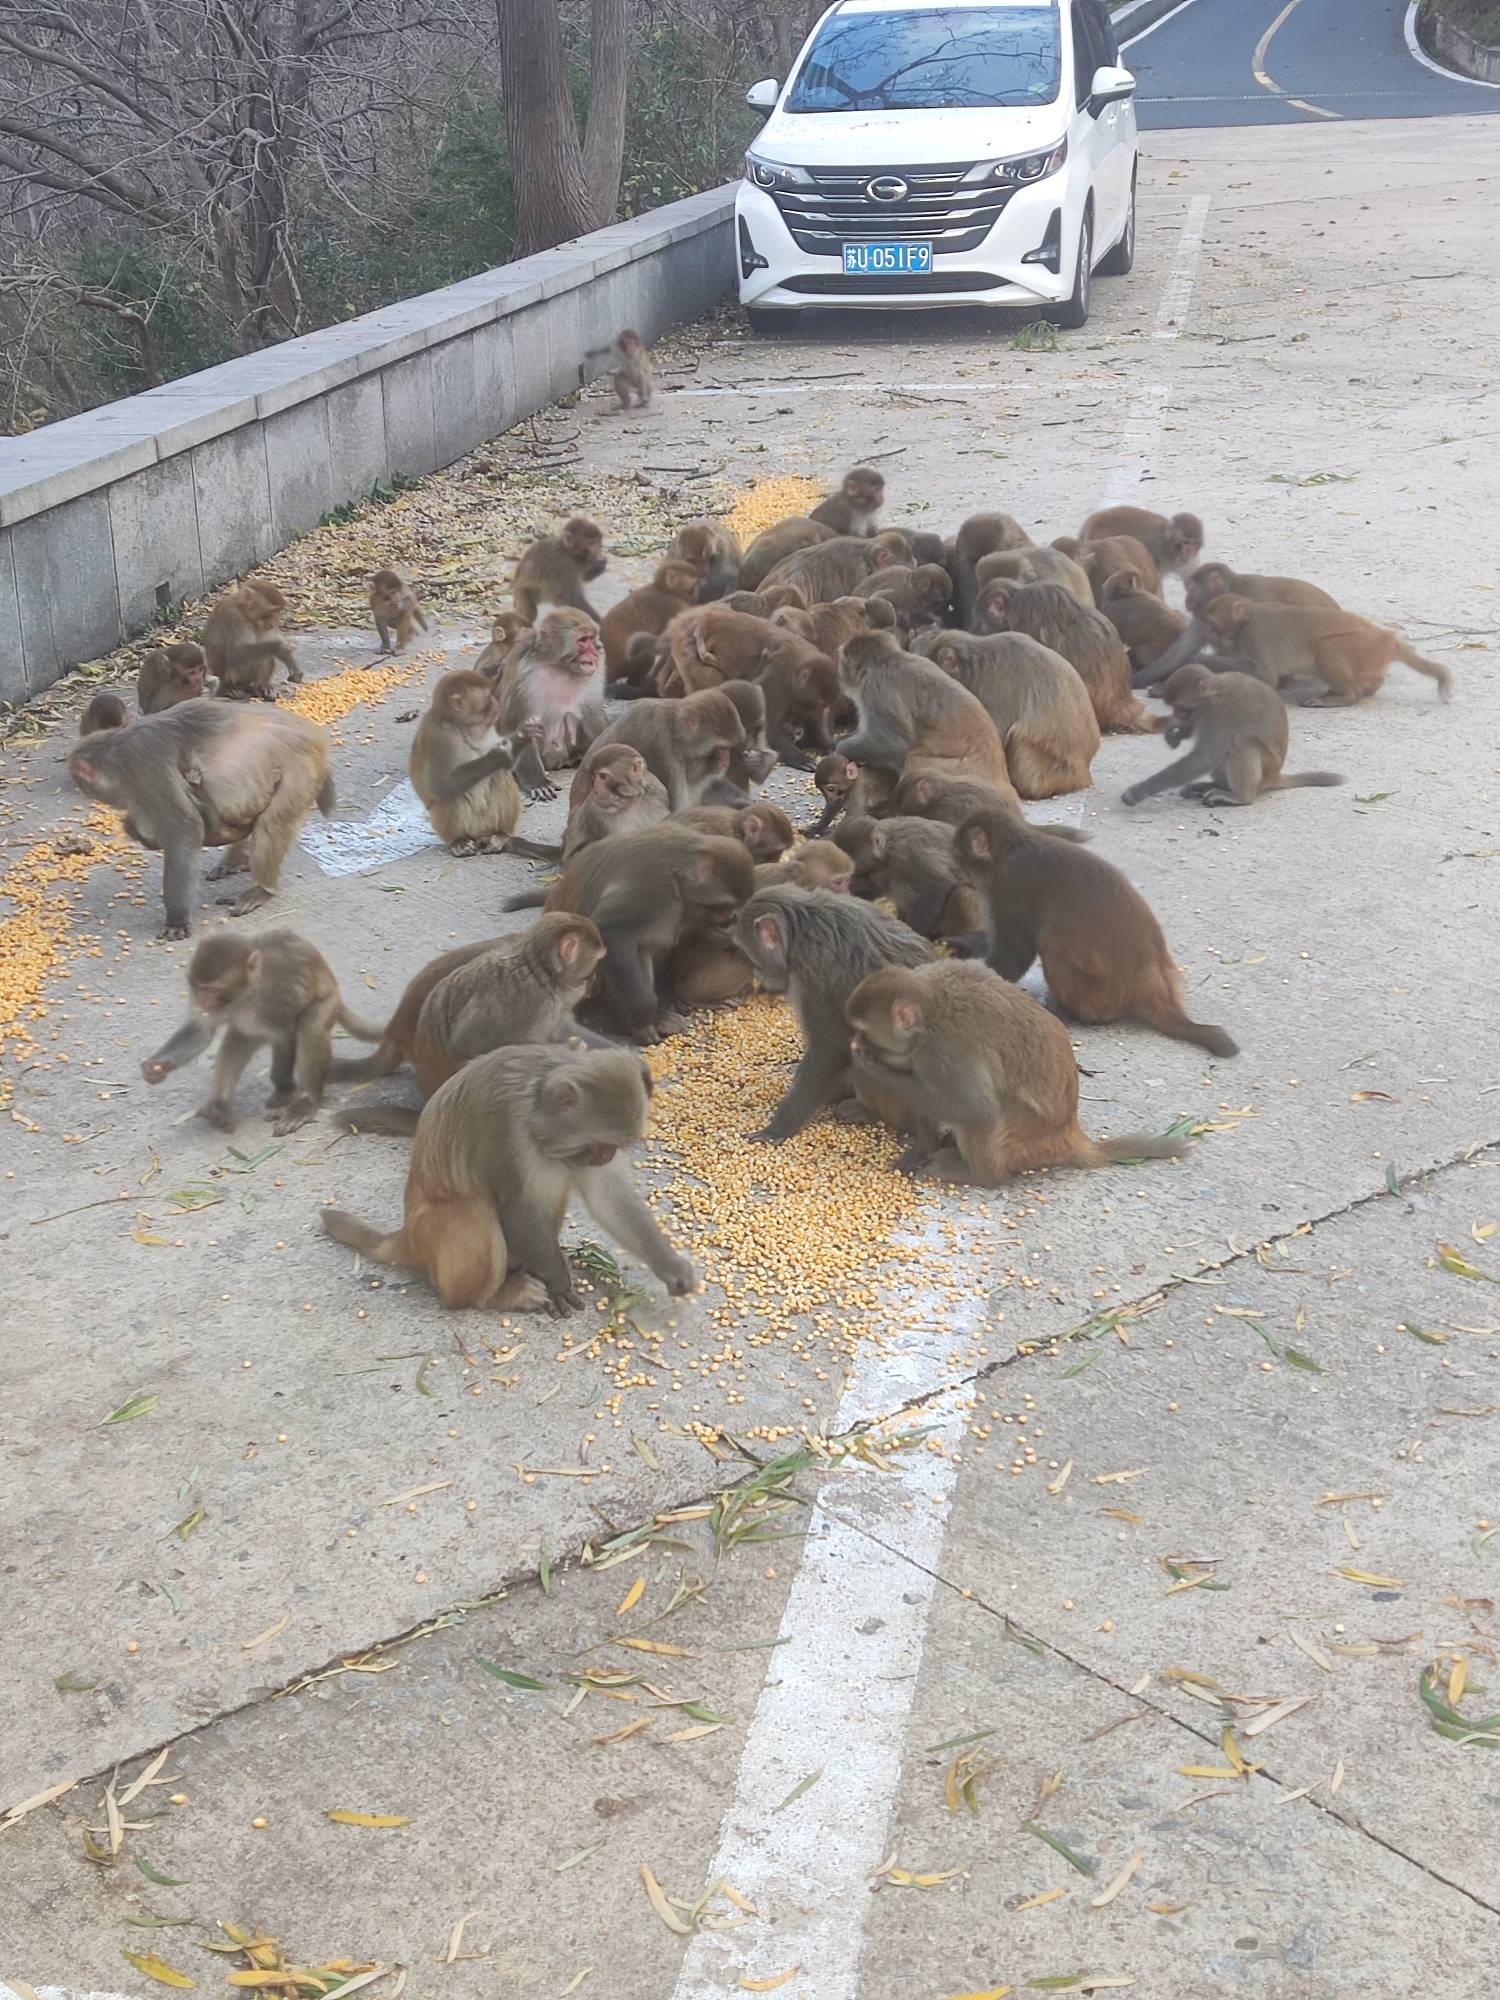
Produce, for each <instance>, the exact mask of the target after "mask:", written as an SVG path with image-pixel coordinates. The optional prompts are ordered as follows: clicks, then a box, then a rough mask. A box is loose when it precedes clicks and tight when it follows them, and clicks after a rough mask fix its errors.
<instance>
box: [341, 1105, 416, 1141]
mask: <svg viewBox="0 0 1500 2000" xmlns="http://www.w3.org/2000/svg"><path fill="white" fill-rule="evenodd" d="M421 1115H422V1114H421V1112H420V1111H417V1110H414V1109H413V1108H412V1107H411V1106H410V1105H406V1104H372V1105H370V1106H369V1107H368V1108H367V1109H366V1110H363V1111H361V1110H359V1109H358V1108H357V1107H355V1106H350V1107H349V1108H348V1109H347V1110H344V1111H340V1112H338V1113H337V1114H336V1116H335V1117H334V1121H333V1122H334V1124H335V1125H337V1126H339V1127H340V1129H341V1130H343V1131H345V1132H365V1133H373V1134H378V1136H379V1137H381V1138H382V1139H410V1138H411V1137H412V1135H413V1134H414V1133H415V1131H416V1129H417V1120H418V1119H419V1118H420V1117H421Z"/></svg>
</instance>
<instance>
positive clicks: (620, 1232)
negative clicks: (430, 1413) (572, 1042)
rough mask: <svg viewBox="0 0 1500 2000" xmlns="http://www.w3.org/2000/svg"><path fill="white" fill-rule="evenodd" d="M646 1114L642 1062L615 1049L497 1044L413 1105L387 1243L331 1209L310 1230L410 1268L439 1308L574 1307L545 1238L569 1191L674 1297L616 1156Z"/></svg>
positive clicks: (551, 1235)
mask: <svg viewBox="0 0 1500 2000" xmlns="http://www.w3.org/2000/svg"><path fill="white" fill-rule="evenodd" d="M647 1106H648V1086H647V1083H646V1081H645V1080H644V1078H643V1076H642V1073H641V1064H640V1062H639V1060H638V1059H637V1058H636V1057H635V1056H633V1055H630V1054H629V1053H627V1052H626V1051H625V1050H623V1049H621V1050H603V1049H594V1050H588V1051H586V1052H584V1053H582V1054H579V1053H575V1052H573V1051H571V1050H568V1049H558V1048H544V1047H541V1046H539V1045H536V1044H528V1045H526V1046H523V1047H520V1048H511V1049H497V1050H495V1052H494V1053H493V1054H491V1055H484V1056H479V1057H477V1058H476V1059H475V1061H473V1062H471V1063H469V1064H468V1065H467V1066H466V1067H465V1068H464V1069H462V1070H460V1071H459V1073H458V1075H457V1076H454V1077H451V1078H450V1079H449V1080H448V1082H447V1083H445V1084H444V1085H443V1087H442V1088H441V1090H439V1091H438V1092H437V1094H436V1096H435V1097H433V1098H432V1099H431V1101H430V1102H429V1103H428V1104H427V1106H426V1107H425V1108H424V1110H423V1112H422V1116H421V1119H420V1121H419V1123H418V1126H417V1134H416V1139H415V1141H414V1142H413V1145H412V1151H411V1163H410V1165H409V1167H408V1169H407V1175H406V1201H405V1220H404V1222H403V1224H402V1226H401V1228H400V1229H397V1230H393V1231H392V1232H391V1233H390V1234H389V1235H386V1234H383V1233H382V1232H381V1231H380V1230H378V1229H374V1228H372V1227H371V1226H370V1225H369V1224H368V1223H366V1222H361V1221H359V1220H358V1218H357V1217H355V1216H352V1215H347V1214H345V1213H344V1211H343V1210H342V1209H336V1208H325V1209H324V1210H323V1214H322V1222H323V1227H324V1229H325V1230H326V1231H327V1233H328V1234H329V1235H330V1236H331V1237H333V1238H334V1240H335V1241H336V1242H339V1243H345V1244H347V1245H348V1246H349V1247H350V1248H351V1249H353V1250H358V1251H360V1252H362V1253H363V1254H364V1255H365V1256H367V1257H370V1258H373V1259H374V1261H375V1262H376V1263H377V1264H387V1265H392V1266H394V1267H396V1268H397V1269H404V1270H417V1271H421V1272H423V1273H424V1274H425V1276H426V1277H427V1278H428V1280H429V1281H430V1283H431V1284H432V1286H433V1289H434V1290H435V1291H436V1292H437V1294H438V1297H439V1298H440V1299H441V1300H442V1302H443V1304H444V1305H445V1306H488V1307H493V1308H496V1309H498V1310H501V1311H511V1312H530V1311H536V1310H538V1309H543V1308H545V1310H547V1311H548V1312H551V1313H554V1314H563V1313H572V1312H577V1311H579V1310H580V1309H581V1307H582V1305H583V1299H582V1296H581V1295H580V1293H579V1291H578V1288H577V1286H576V1284H575V1283H574V1281H573V1274H572V1272H571V1270H570V1269H569V1267H568V1262H567V1259H566V1258H565V1257H564V1255H563V1252H562V1246H561V1244H560V1243H559V1241H558V1231H559V1229H560V1228H561V1226H562V1220H563V1217H564V1215H565V1214H566V1212H567V1206H568V1202H569V1200H570V1198H571V1197H572V1196H573V1195H575V1194H576V1195H577V1196H578V1198H579V1199H580V1200H581V1201H582V1203H583V1205H584V1207H585V1208H586V1209H587V1210H588V1212H589V1213H590V1215H592V1216H593V1218H594V1220H595V1221H596V1222H597V1223H598V1224H599V1226H600V1227H601V1228H602V1229H603V1230H604V1231H605V1232H606V1234H608V1235H610V1236H612V1237H613V1238H614V1239H615V1241H616V1242H618V1243H622V1244H623V1245H624V1246H625V1248H626V1249H627V1250H629V1251H630V1252H631V1253H632V1255H634V1256H636V1257H639V1258H640V1259H641V1261H642V1262H643V1263H644V1264H646V1265H647V1266H648V1267H649V1268H650V1269H651V1270H652V1271H653V1272H654V1273H655V1275H656V1276H657V1277H658V1278H659V1279H660V1280H661V1281H662V1283H663V1284H664V1285H665V1286H666V1287H667V1289H668V1291H670V1292H672V1293H673V1294H675V1295H677V1296H679V1297H680V1296H682V1295H684V1294H685V1293H687V1292H690V1291H692V1290H693V1289H694V1287H695V1286H696V1284H697V1276H696V1274H695V1272H694V1270H693V1267H692V1264H691V1263H690V1262H689V1261H688V1259H687V1258H686V1257H683V1256H680V1255H679V1254H678V1253H677V1252H676V1251H675V1250H674V1249H673V1248H672V1247H671V1245H670V1244H669V1243H668V1242H667V1240H666V1238H665V1237H664V1236H663V1235H662V1233H661V1231H660V1230H659V1229H658V1228H657V1226H656V1223H655V1220H654V1219H653V1217H652V1215H651V1211H650V1210H649V1209H648V1208H647V1207H646V1204H645V1203H644V1202H643V1201H642V1200H641V1198H640V1196H639V1195H638V1194H637V1193H636V1191H635V1189H634V1187H633V1186H632V1185H631V1182H630V1178H629V1168H628V1166H627V1164H626V1163H625V1162H624V1161H623V1160H621V1161H618V1162H616V1161H615V1155H616V1153H617V1152H622V1151H624V1150H626V1149H628V1148H629V1147H631V1146H633V1145H634V1144H635V1143H636V1142H637V1140H639V1139H640V1137H641V1135H642V1133H643V1132H644V1131H645V1129H646V1112H647Z"/></svg>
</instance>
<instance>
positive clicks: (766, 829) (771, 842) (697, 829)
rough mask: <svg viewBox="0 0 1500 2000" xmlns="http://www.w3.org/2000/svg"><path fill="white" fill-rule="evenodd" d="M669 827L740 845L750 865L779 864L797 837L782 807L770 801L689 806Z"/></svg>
mask: <svg viewBox="0 0 1500 2000" xmlns="http://www.w3.org/2000/svg"><path fill="white" fill-rule="evenodd" d="M670 824H671V825H672V826H686V827H690V828H691V829H692V830H693V832H694V833H716V834H718V835H719V837H720V838H721V839H723V840H739V841H743V842H744V844H745V846H746V847H747V848H748V849H749V850H750V859H751V860H752V861H779V860H780V859H781V857H782V855H783V854H785V853H786V851H787V849H788V848H789V847H790V846H791V844H792V842H793V841H794V840H795V839H796V837H797V836H796V834H795V833H794V832H793V830H792V822H791V821H790V820H789V819H788V818H787V816H786V814H785V813H784V812H783V811H782V810H781V807H780V806H773V805H772V804H771V802H770V800H769V799H761V800H759V801H757V803H756V804H754V805H749V806H688V807H687V808H686V810H685V811H683V812H680V813H673V815H672V818H671V821H670Z"/></svg>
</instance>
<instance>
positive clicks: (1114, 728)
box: [1099, 696, 1172, 736]
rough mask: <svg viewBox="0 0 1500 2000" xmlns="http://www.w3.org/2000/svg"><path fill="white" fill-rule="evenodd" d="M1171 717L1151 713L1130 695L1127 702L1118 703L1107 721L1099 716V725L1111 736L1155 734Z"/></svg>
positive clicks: (1164, 726)
mask: <svg viewBox="0 0 1500 2000" xmlns="http://www.w3.org/2000/svg"><path fill="white" fill-rule="evenodd" d="M1171 719H1172V718H1171V717H1170V716H1169V715H1153V714H1152V713H1151V711H1150V709H1149V708H1143V707H1142V706H1141V704H1140V702H1138V701H1137V700H1136V699H1135V698H1134V696H1132V697H1131V698H1130V700H1129V702H1128V704H1127V703H1125V702H1121V703H1120V705H1119V706H1118V707H1117V708H1116V710H1115V712H1114V714H1113V715H1112V716H1111V717H1110V719H1109V721H1108V722H1106V721H1105V720H1104V718H1103V717H1102V716H1101V717H1100V719H1099V727H1100V728H1101V729H1104V730H1107V731H1108V732H1109V733H1110V735H1112V736H1156V735H1158V734H1159V733H1160V732H1161V731H1162V730H1163V729H1165V728H1166V726H1167V724H1168V723H1169V722H1170V721H1171Z"/></svg>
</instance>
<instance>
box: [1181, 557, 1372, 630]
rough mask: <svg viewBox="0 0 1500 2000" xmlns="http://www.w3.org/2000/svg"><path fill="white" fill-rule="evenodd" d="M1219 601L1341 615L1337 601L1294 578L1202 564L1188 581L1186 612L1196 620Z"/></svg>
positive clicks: (1221, 565)
mask: <svg viewBox="0 0 1500 2000" xmlns="http://www.w3.org/2000/svg"><path fill="white" fill-rule="evenodd" d="M1216 597H1248V598H1249V599H1250V600H1251V601H1252V603H1255V604H1310V605H1316V606H1320V607H1321V608H1322V609H1323V610H1324V611H1339V610H1341V609H1342V608H1343V607H1342V606H1341V605H1340V603H1339V601H1338V599H1337V598H1336V597H1334V596H1331V595H1330V593H1329V592H1328V591H1326V590H1323V589H1320V588H1319V586H1318V585H1317V584H1315V583H1303V582H1302V580H1301V578H1300V577H1295V576H1256V575H1254V574H1253V573H1251V572H1249V571H1241V570H1233V569H1231V568H1230V567H1229V565H1228V563H1221V562H1209V563H1200V564H1199V565H1198V567H1197V569H1195V570H1194V571H1193V573H1192V575H1191V576H1190V577H1189V578H1188V580H1187V608H1188V610H1189V611H1190V612H1192V613H1193V615H1194V616H1195V617H1196V616H1197V615H1198V613H1200V612H1201V611H1202V610H1203V609H1204V607H1205V606H1206V605H1209V604H1212V603H1213V601H1214V599H1215V598H1216Z"/></svg>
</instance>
